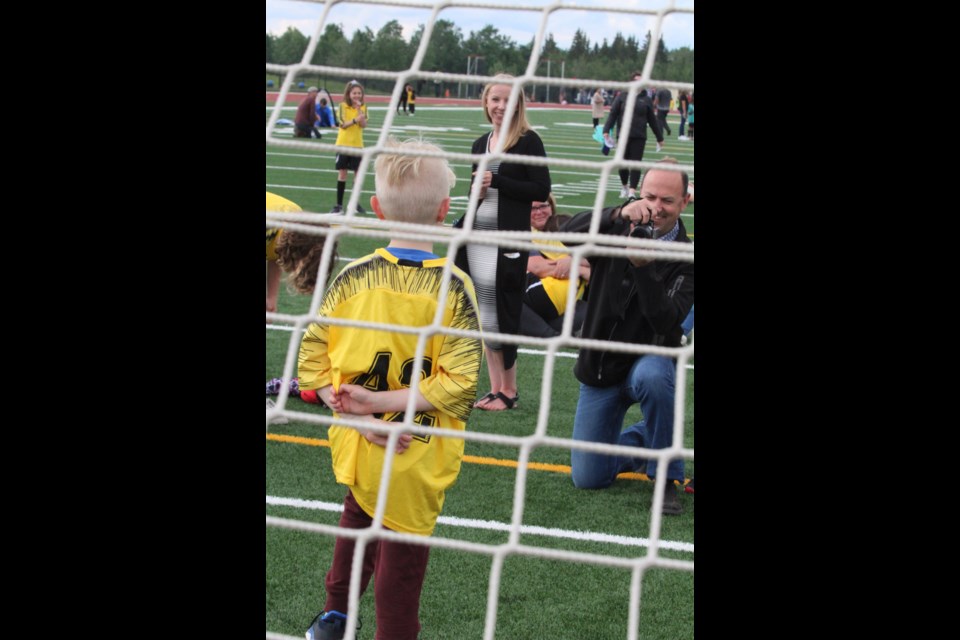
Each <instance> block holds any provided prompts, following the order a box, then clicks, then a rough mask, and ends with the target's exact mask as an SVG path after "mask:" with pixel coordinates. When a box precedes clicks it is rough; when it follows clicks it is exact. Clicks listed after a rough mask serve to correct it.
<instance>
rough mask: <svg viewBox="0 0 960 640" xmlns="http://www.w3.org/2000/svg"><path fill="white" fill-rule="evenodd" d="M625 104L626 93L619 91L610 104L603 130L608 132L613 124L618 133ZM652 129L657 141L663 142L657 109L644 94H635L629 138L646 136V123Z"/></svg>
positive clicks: (644, 137)
mask: <svg viewBox="0 0 960 640" xmlns="http://www.w3.org/2000/svg"><path fill="white" fill-rule="evenodd" d="M626 104H627V97H626V93H621V94H620V95H618V96H617V97H616V99H615V100H614V101H613V104H612V105H610V115H608V116H607V121H606V123H605V124H604V125H603V132H604V133H605V134H606V133H610V130H611V129H613V127H614V125H616V127H617V132H618V133H619V130H620V125H621V122H622V120H623V114H624V109H623V108H624V107H625V106H626ZM648 124H649V125H650V128H651V129H653V135H654V136H656V138H657V142H663V131H661V130H660V123H659V122H658V121H657V110H656V108H654V106H653V103H652V102H651V101H650V98H649V97H648V96H647V95H646V94H641V95H638V96H637V101H636V102H635V103H634V105H633V120H632V121H631V122H630V135H629V136H628V137H630V138H643V139H644V140H646V138H647V125H648Z"/></svg>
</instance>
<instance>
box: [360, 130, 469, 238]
mask: <svg viewBox="0 0 960 640" xmlns="http://www.w3.org/2000/svg"><path fill="white" fill-rule="evenodd" d="M386 148H387V151H385V152H383V153H381V154H380V155H379V156H378V157H377V159H376V160H375V161H374V172H375V173H376V181H375V185H376V192H377V199H378V200H379V201H380V206H381V208H382V210H383V215H384V217H385V218H387V219H388V220H396V221H397V222H414V223H419V224H433V223H435V222H436V221H437V214H438V213H439V212H440V205H441V203H442V202H443V201H444V200H445V199H447V198H449V197H450V190H451V189H453V185H454V184H456V182H457V176H456V175H454V173H453V171H452V170H451V169H450V165H448V164H447V160H446V158H433V157H425V156H411V155H405V153H406V152H410V151H436V152H442V151H443V149H441V148H440V147H438V146H437V145H435V144H433V143H431V142H427V141H426V140H422V139H419V140H418V139H416V138H410V139H407V140H404V141H402V142H401V141H399V140H397V139H396V138H394V137H393V136H391V137H390V138H388V139H387V143H386Z"/></svg>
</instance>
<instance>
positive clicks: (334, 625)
mask: <svg viewBox="0 0 960 640" xmlns="http://www.w3.org/2000/svg"><path fill="white" fill-rule="evenodd" d="M361 626H362V625H361V624H360V621H359V620H357V631H360V627H361ZM346 633H347V616H345V615H344V614H342V613H340V612H339V611H329V612H322V611H321V612H320V613H318V614H317V617H316V618H314V619H313V622H312V623H311V624H310V628H309V629H307V632H306V633H305V634H304V637H305V638H306V639H307V640H341V639H342V638H343V636H344V635H346ZM358 637H359V634H358Z"/></svg>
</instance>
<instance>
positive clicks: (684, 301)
mask: <svg viewBox="0 0 960 640" xmlns="http://www.w3.org/2000/svg"><path fill="white" fill-rule="evenodd" d="M613 209H614V207H610V208H607V209H604V210H603V214H602V216H603V217H602V219H601V223H600V232H601V233H605V234H609V235H623V236H625V235H627V233H629V229H630V226H629V222H626V221H623V220H619V219H618V220H616V221H615V222H613V223H611V222H610V213H611V212H612V211H613ZM590 214H591V212H590V211H584V212H583V213H579V214H577V215H576V216H574V217H573V218H571V219H570V220H569V221H567V223H566V224H564V225H563V226H562V227H561V229H560V230H561V231H567V232H574V233H576V232H586V231H587V230H588V229H589V227H590ZM679 224H680V232H679V233H678V234H677V237H676V239H675V242H690V239H689V238H688V237H687V230H686V229H685V228H684V226H683V221H682V220H681V221H679ZM564 244H568V245H569V244H571V243H564ZM587 260H589V262H590V268H591V271H590V295H589V296H588V299H587V316H586V318H585V319H584V321H583V331H582V337H584V338H590V339H594V340H616V341H618V342H628V343H631V344H651V345H657V346H663V347H678V346H680V336H681V335H682V334H683V330H682V329H681V327H680V324H681V323H682V322H683V320H684V318H686V317H687V314H688V313H689V312H690V307H692V306H693V263H692V262H674V261H668V260H654V261H653V262H651V263H650V264H648V265H646V266H643V267H635V266H633V265H632V264H631V263H630V261H629V260H627V259H626V258H619V257H609V256H589V257H588V258H587ZM637 357H638V356H637V354H631V353H615V352H612V351H601V350H596V349H580V355H579V357H578V358H577V364H576V366H575V367H574V370H573V372H574V375H575V376H576V377H577V380H579V381H580V382H582V383H584V384H588V385H591V386H594V387H610V386H613V385H616V384H620V383H621V382H623V381H624V380H625V379H626V377H627V374H628V373H629V372H630V367H632V366H633V363H634V362H635V361H636V360H637Z"/></svg>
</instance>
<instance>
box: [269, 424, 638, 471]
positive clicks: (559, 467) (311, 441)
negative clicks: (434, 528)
mask: <svg viewBox="0 0 960 640" xmlns="http://www.w3.org/2000/svg"><path fill="white" fill-rule="evenodd" d="M267 440H274V441H276V442H290V443H293V444H305V445H307V446H310V447H329V446H330V441H329V440H322V439H320V438H304V437H302V436H288V435H284V434H282V433H268V434H267ZM463 461H464V462H467V463H470V464H485V465H490V466H494V467H510V468H512V469H516V468H517V466H518V465H519V463H518V462H517V461H516V460H502V459H500V458H487V457H484V456H463ZM527 469H533V470H534V471H553V472H554V473H565V474H567V475H569V474H570V466H569V465H566V464H547V463H546V462H528V463H527ZM617 477H618V478H624V479H627V480H649V478H648V477H647V474H645V473H621V474H620V475H618V476H617Z"/></svg>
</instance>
